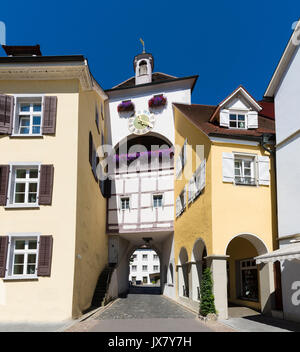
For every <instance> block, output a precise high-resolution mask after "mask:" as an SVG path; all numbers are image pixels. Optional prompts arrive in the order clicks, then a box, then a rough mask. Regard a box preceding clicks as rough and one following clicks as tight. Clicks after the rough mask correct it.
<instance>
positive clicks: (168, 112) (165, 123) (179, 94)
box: [109, 86, 191, 146]
mask: <svg viewBox="0 0 300 352" xmlns="http://www.w3.org/2000/svg"><path fill="white" fill-rule="evenodd" d="M148 89H149V88H148ZM160 89H162V90H160ZM132 94H133V93H132V91H131V92H122V95H118V96H117V97H111V98H110V103H109V118H110V129H111V131H110V132H111V133H110V136H109V137H110V138H109V141H110V142H111V144H112V145H113V146H115V145H116V144H117V143H119V142H120V141H122V140H123V139H124V138H125V137H127V136H128V135H130V134H131V133H130V132H129V130H128V119H127V118H121V117H120V115H119V113H118V110H117V107H118V105H119V103H120V102H122V101H123V100H128V99H131V101H132V102H133V103H134V105H135V111H139V110H142V111H143V110H147V111H148V100H149V99H151V98H152V96H153V95H154V94H164V96H166V97H167V106H166V107H165V108H164V109H163V110H162V111H161V112H160V113H157V114H155V124H154V128H153V130H152V132H154V133H159V134H161V135H163V136H165V137H166V138H167V139H168V140H170V141H171V143H172V144H174V141H175V134H174V118H173V109H172V103H173V102H174V103H175V102H177V103H185V104H190V103H191V91H190V89H189V88H187V87H181V88H179V87H177V88H168V89H166V88H160V87H157V86H156V87H153V88H151V90H148V92H140V93H134V95H132Z"/></svg>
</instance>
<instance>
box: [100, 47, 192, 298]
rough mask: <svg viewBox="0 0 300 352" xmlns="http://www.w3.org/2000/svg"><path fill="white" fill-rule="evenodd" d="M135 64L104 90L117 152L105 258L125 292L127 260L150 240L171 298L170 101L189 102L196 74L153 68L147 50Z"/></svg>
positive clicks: (163, 288) (110, 137) (163, 286)
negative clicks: (179, 75) (172, 73)
mask: <svg viewBox="0 0 300 352" xmlns="http://www.w3.org/2000/svg"><path fill="white" fill-rule="evenodd" d="M133 66H134V76H133V77H131V78H130V79H128V80H126V81H125V82H122V83H120V84H118V85H117V86H115V87H113V88H112V89H108V90H106V94H107V95H108V97H109V103H108V104H107V106H106V116H107V134H108V140H107V141H106V143H107V144H109V145H112V146H113V148H114V150H113V152H114V153H116V155H115V156H113V157H112V160H113V161H115V162H116V165H115V167H114V168H113V169H111V168H109V167H108V173H109V174H110V177H111V179H112V183H111V197H110V198H109V200H108V215H107V232H108V234H109V263H110V264H115V265H116V270H115V271H114V275H113V277H112V285H111V286H113V287H114V292H115V294H122V293H124V292H126V291H127V289H128V277H129V259H130V257H131V256H132V254H133V253H134V251H135V250H136V249H137V248H140V247H141V246H142V245H143V244H145V243H148V244H149V247H150V248H152V249H154V250H155V251H156V252H157V254H158V255H159V258H160V278H161V280H160V281H161V291H162V293H163V294H165V295H167V296H169V297H172V298H175V286H174V284H175V283H174V279H173V278H174V276H175V273H174V272H173V268H175V260H174V249H173V237H174V231H173V220H174V194H173V188H174V186H173V183H174V182H173V177H174V176H173V174H174V165H173V154H174V153H173V150H174V149H173V148H174V138H175V137H174V135H175V132H174V117H173V108H172V103H175V102H176V103H185V104H190V103H191V93H192V90H193V87H194V85H195V83H196V80H197V76H191V77H183V78H177V77H174V76H170V75H167V74H164V73H159V72H156V73H155V72H154V73H153V67H154V60H153V57H152V55H151V54H147V53H142V54H139V55H137V56H135V58H134V63H133ZM157 102H158V103H159V104H160V105H159V106H158V105H157ZM137 144H138V145H140V147H139V149H138V150H136V149H135V146H136V145H137ZM158 150H160V152H158ZM136 152H140V153H141V154H140V155H139V154H136ZM133 155H135V157H134V156H133ZM150 156H151V158H150ZM150 163H151V167H150Z"/></svg>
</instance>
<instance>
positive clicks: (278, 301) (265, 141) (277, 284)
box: [260, 133, 282, 310]
mask: <svg viewBox="0 0 300 352" xmlns="http://www.w3.org/2000/svg"><path fill="white" fill-rule="evenodd" d="M272 137H273V135H271V134H268V133H264V134H263V135H262V138H261V143H260V145H261V147H262V148H263V149H264V150H265V151H267V152H268V153H270V156H271V157H273V163H274V181H275V186H274V189H275V205H274V206H275V216H276V231H277V242H276V249H277V248H279V242H278V202H277V165H276V146H275V145H276V142H275V141H274V140H271V138H272ZM267 145H271V146H272V147H273V148H272V149H270V148H268V147H267ZM276 268H277V269H276ZM273 270H274V273H275V275H274V288H275V296H276V297H277V298H276V297H275V302H274V301H273V302H274V303H275V309H278V310H282V287H281V269H280V267H279V268H278V267H276V266H275V263H274V266H273ZM277 276H279V278H278V277H277ZM276 278H277V279H276Z"/></svg>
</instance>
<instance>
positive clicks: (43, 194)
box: [39, 165, 54, 205]
mask: <svg viewBox="0 0 300 352" xmlns="http://www.w3.org/2000/svg"><path fill="white" fill-rule="evenodd" d="M53 177H54V167H53V165H41V171H40V190H39V204H40V205H51V204H52V190H53Z"/></svg>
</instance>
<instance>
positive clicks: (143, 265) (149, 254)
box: [129, 249, 160, 285]
mask: <svg viewBox="0 0 300 352" xmlns="http://www.w3.org/2000/svg"><path fill="white" fill-rule="evenodd" d="M129 270H130V271H129V281H131V283H132V284H133V285H135V284H137V285H139V284H143V285H145V284H146V285H147V284H151V283H152V280H151V276H152V274H155V273H159V272H160V265H159V256H158V254H157V253H156V252H155V251H153V250H152V249H137V250H136V251H135V252H134V253H133V255H132V261H131V262H130V269H129ZM150 275H151V276H150Z"/></svg>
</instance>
